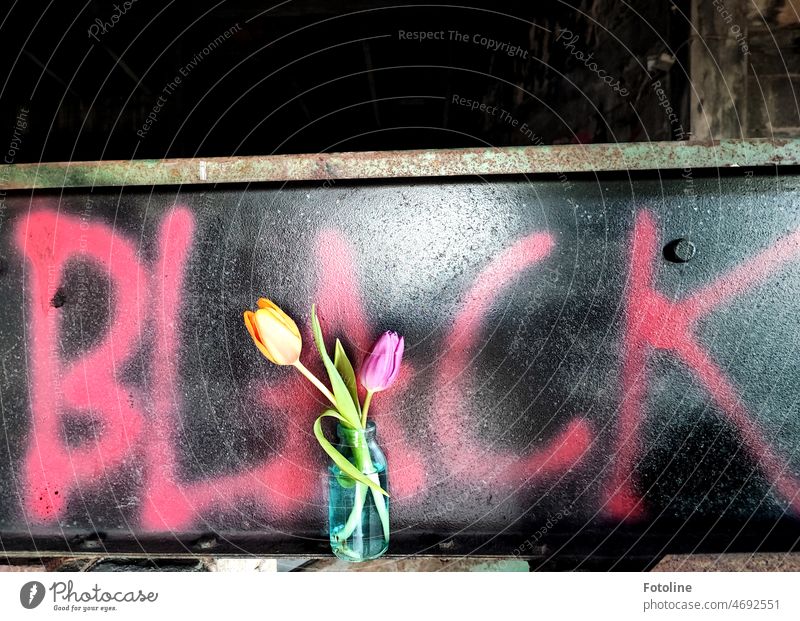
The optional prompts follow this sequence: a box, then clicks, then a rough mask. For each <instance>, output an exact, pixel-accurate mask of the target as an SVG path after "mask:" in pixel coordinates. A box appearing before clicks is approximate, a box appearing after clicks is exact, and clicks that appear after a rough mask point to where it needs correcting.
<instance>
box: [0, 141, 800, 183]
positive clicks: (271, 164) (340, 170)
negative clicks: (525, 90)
mask: <svg viewBox="0 0 800 621" xmlns="http://www.w3.org/2000/svg"><path fill="white" fill-rule="evenodd" d="M797 164H800V140H725V141H720V142H642V143H626V144H591V145H581V144H578V145H555V146H536V147H503V148H472V149H450V150H417V151H367V152H362V153H320V154H315V155H314V154H304V155H268V156H253V157H217V158H206V159H200V158H192V159H165V160H130V161H124V160H109V161H99V162H55V163H41V164H14V165H10V166H0V190H21V189H31V188H78V187H102V186H143V185H177V184H197V183H201V184H206V183H242V182H265V181H314V180H317V181H322V180H327V179H390V178H403V177H405V178H413V177H442V176H447V177H450V176H460V175H480V176H482V175H511V174H536V173H568V172H600V171H625V170H657V169H675V168H679V169H680V168H726V167H736V166H742V167H754V166H773V165H797Z"/></svg>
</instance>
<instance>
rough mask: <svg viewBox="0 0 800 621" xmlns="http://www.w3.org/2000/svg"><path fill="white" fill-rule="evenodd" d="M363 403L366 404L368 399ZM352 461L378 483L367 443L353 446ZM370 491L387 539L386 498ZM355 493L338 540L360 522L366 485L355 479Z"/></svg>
mask: <svg viewBox="0 0 800 621" xmlns="http://www.w3.org/2000/svg"><path fill="white" fill-rule="evenodd" d="M367 399H369V393H367ZM365 403H367V404H368V403H369V401H366V402H365ZM353 461H354V462H355V463H354V464H353V465H354V466H355V467H356V468H358V469H359V470H360V471H361V472H363V473H364V474H365V475H366V476H368V477H369V478H370V479H372V480H373V481H375V483H377V484H378V485H380V479H379V477H378V473H377V472H374V470H375V466H373V464H372V457H371V456H370V454H369V445H368V444H367V442H366V441H365V442H364V443H363V444H360V445H358V446H354V447H353ZM372 492H373V493H372V499H373V501H374V502H375V508H376V509H377V511H378V516H379V517H380V520H381V526H382V528H383V537H384V539H385V540H386V541H389V511H388V509H387V507H386V503H387V502H388V499H387V498H384V497H383V495H382V494H380V493H379V492H376V491H374V490H372ZM355 495H356V497H355V502H354V504H353V510H352V511H351V512H350V515H349V516H348V518H347V522H345V524H344V526H343V527H342V530H341V531H339V532H338V533H337V536H336V537H337V539H338V540H339V541H346V540H347V539H349V538H350V536H351V535H352V534H353V531H354V530H355V529H356V528H357V527H358V525H359V524H360V523H361V514H362V513H363V511H364V501H365V500H366V497H367V486H366V485H364V484H363V483H359V482H358V481H356V488H355Z"/></svg>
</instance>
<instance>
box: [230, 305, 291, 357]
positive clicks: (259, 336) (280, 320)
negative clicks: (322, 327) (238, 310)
mask: <svg viewBox="0 0 800 621" xmlns="http://www.w3.org/2000/svg"><path fill="white" fill-rule="evenodd" d="M244 325H245V326H246V327H247V331H248V332H249V333H250V336H251V337H253V342H254V343H255V344H256V347H258V349H259V350H261V353H262V354H264V355H265V356H266V357H267V358H268V359H269V360H270V361H272V362H274V363H275V364H279V365H297V364H298V361H299V360H300V350H301V349H302V348H303V339H302V337H301V336H300V330H298V329H297V324H295V322H294V321H293V320H292V318H291V317H289V315H287V314H286V313H284V312H283V311H282V310H281V309H280V308H278V307H277V306H276V305H275V304H273V303H272V302H271V301H270V300H268V299H266V298H261V299H260V300H258V310H257V311H256V312H253V311H249V310H247V311H245V312H244Z"/></svg>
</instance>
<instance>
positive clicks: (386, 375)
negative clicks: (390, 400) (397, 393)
mask: <svg viewBox="0 0 800 621" xmlns="http://www.w3.org/2000/svg"><path fill="white" fill-rule="evenodd" d="M404 348H405V339H404V338H403V337H402V336H399V335H398V334H397V333H396V332H384V333H383V334H382V335H381V337H380V338H379V339H378V340H377V341H376V342H375V345H373V346H372V351H370V352H369V355H368V356H367V359H366V360H364V364H363V365H361V385H362V386H364V388H366V389H367V391H368V392H378V391H380V390H386V389H387V388H389V386H391V385H392V383H394V380H395V379H397V374H398V373H400V362H401V360H402V359H403V349H404Z"/></svg>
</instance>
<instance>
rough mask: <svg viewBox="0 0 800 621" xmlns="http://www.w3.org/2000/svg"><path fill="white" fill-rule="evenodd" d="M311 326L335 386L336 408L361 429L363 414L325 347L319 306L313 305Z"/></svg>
mask: <svg viewBox="0 0 800 621" xmlns="http://www.w3.org/2000/svg"><path fill="white" fill-rule="evenodd" d="M311 327H312V331H313V332H314V342H315V343H316V344H317V349H318V350H319V355H320V356H322V362H323V363H324V364H325V370H326V371H327V372H328V377H329V378H330V379H331V388H333V396H334V398H335V399H336V409H337V410H339V414H341V415H342V416H344V418H345V420H346V421H347V423H348V424H349V425H350V426H351V427H353V428H355V429H361V415H360V414H359V412H358V410H357V409H356V406H355V404H354V403H353V398H352V397H351V396H350V391H349V390H348V388H347V385H346V384H345V383H344V380H343V379H342V376H341V375H339V371H337V370H336V366H335V365H334V364H333V361H332V360H331V357H330V356H329V355H328V351H327V350H326V349H325V341H324V340H323V338H322V326H320V325H319V319H318V318H317V307H316V306H312V307H311Z"/></svg>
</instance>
